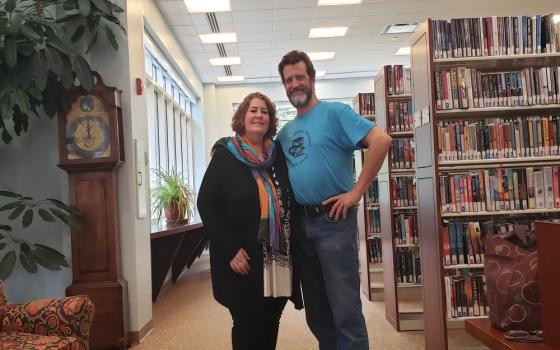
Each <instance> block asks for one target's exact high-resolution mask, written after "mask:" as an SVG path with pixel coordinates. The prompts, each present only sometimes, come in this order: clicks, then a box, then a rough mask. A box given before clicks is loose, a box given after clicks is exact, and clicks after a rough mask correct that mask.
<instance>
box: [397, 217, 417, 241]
mask: <svg viewBox="0 0 560 350" xmlns="http://www.w3.org/2000/svg"><path fill="white" fill-rule="evenodd" d="M393 223H394V225H395V231H394V239H395V244H396V245H399V244H418V222H417V219H416V214H407V213H397V214H393Z"/></svg>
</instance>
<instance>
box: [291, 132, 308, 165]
mask: <svg viewBox="0 0 560 350" xmlns="http://www.w3.org/2000/svg"><path fill="white" fill-rule="evenodd" d="M310 144H311V140H310V137H309V133H308V132H307V131H303V130H298V131H296V132H294V133H293V134H292V136H291V137H290V147H289V148H288V153H289V154H290V155H291V156H292V157H294V159H293V164H294V165H300V164H302V163H303V162H304V161H305V160H306V159H307V158H308V157H309V153H308V152H309V145H310Z"/></svg>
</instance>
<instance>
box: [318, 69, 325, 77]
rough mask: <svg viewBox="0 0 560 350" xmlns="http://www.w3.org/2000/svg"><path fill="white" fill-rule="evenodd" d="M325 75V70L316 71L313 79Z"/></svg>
mask: <svg viewBox="0 0 560 350" xmlns="http://www.w3.org/2000/svg"><path fill="white" fill-rule="evenodd" d="M325 73H327V71H326V70H318V71H316V72H315V77H324V76H325Z"/></svg>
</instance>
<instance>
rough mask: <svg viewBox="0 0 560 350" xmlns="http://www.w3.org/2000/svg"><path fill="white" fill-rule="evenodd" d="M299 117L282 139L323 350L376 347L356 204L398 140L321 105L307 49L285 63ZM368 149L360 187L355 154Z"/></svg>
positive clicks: (343, 109)
mask: <svg viewBox="0 0 560 350" xmlns="http://www.w3.org/2000/svg"><path fill="white" fill-rule="evenodd" d="M278 70H279V73H280V76H281V77H282V83H283V84H284V88H285V89H286V94H287V96H288V98H289V100H290V102H291V103H292V105H293V106H294V107H295V108H296V109H297V117H296V118H295V119H294V120H293V121H290V122H289V123H288V124H286V126H284V128H282V130H281V131H280V133H279V135H278V140H279V141H280V143H281V144H282V148H283V150H284V152H285V154H286V160H287V163H288V170H289V177H290V182H291V183H292V187H293V190H294V194H295V198H296V201H297V202H298V203H299V204H301V205H302V207H303V210H302V211H301V213H299V216H300V219H301V223H302V229H301V232H296V233H295V250H294V252H295V253H294V254H295V264H296V268H297V269H298V270H299V273H300V276H301V280H302V289H303V297H304V303H305V310H306V318H307V324H308V325H309V328H310V329H311V331H312V332H313V334H314V335H315V337H316V338H317V340H318V341H319V347H320V349H321V350H330V349H338V350H346V349H368V337H367V330H366V325H365V320H364V316H363V315H362V304H361V301H360V277H359V272H358V269H359V266H358V247H357V239H356V233H357V222H356V208H355V207H356V206H357V204H358V202H359V200H360V198H361V197H362V195H363V194H364V192H365V191H366V190H367V188H368V187H369V185H370V183H371V182H372V181H373V179H374V178H375V175H376V174H377V172H378V171H379V169H380V168H381V165H382V163H383V160H384V158H385V155H386V154H387V151H388V150H389V147H390V145H391V137H390V136H389V135H387V134H386V133H385V132H384V131H383V130H381V128H376V127H374V126H375V125H374V124H373V123H371V122H369V121H367V120H366V119H364V118H362V117H360V116H358V115H357V114H356V113H354V111H353V110H352V109H351V108H350V107H349V106H347V105H345V104H342V103H328V102H323V101H319V100H318V99H317V96H316V95H315V69H314V68H313V64H312V63H311V60H310V59H309V57H308V56H307V55H306V54H305V53H303V52H301V51H291V52H289V53H287V54H286V55H285V56H284V57H283V58H282V61H281V62H280V64H279V65H278ZM360 147H367V148H368V152H367V155H366V159H365V162H364V165H363V169H362V173H361V175H360V178H359V179H358V182H357V183H356V185H354V186H353V184H352V182H353V181H352V179H353V177H352V155H353V152H354V150H356V149H359V148H360Z"/></svg>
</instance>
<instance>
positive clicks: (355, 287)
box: [294, 209, 368, 350]
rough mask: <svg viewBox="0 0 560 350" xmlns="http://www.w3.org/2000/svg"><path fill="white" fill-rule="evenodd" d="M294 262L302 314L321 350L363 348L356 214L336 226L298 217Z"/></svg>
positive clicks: (329, 221)
mask: <svg viewBox="0 0 560 350" xmlns="http://www.w3.org/2000/svg"><path fill="white" fill-rule="evenodd" d="M299 215H300V219H301V221H300V222H301V224H302V227H301V229H300V230H296V231H297V232H295V233H294V235H295V243H296V250H295V253H294V254H295V257H294V262H295V264H296V267H297V268H298V270H299V273H300V278H301V283H302V290H303V299H304V304H305V315H306V319H307V324H308V325H309V328H310V329H311V332H313V334H314V335H315V337H316V338H317V340H318V341H319V348H320V349H321V350H331V349H333V350H335V349H336V350H350V349H352V350H355V349H359V350H361V349H368V336H367V330H366V323H365V320H364V316H363V314H362V302H361V300H360V276H359V270H358V269H359V262H358V246H357V222H356V209H351V210H349V211H348V215H347V217H346V219H345V220H344V219H342V218H340V219H339V220H338V221H334V219H330V218H328V217H327V215H328V214H318V215H309V216H308V215H306V214H305V213H304V212H303V210H302V211H301V212H300V214H299Z"/></svg>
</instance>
